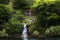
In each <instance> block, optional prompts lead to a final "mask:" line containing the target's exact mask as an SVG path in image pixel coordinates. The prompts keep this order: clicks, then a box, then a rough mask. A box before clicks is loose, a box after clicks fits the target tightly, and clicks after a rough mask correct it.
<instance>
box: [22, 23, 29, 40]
mask: <svg viewBox="0 0 60 40" xmlns="http://www.w3.org/2000/svg"><path fill="white" fill-rule="evenodd" d="M26 27H27V23H24V29H23V33H22V35H23V40H28V39H27V28H26Z"/></svg>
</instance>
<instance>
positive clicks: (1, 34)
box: [0, 29, 8, 37]
mask: <svg viewBox="0 0 60 40" xmlns="http://www.w3.org/2000/svg"><path fill="white" fill-rule="evenodd" d="M5 36H8V34H7V33H6V30H5V29H3V30H2V31H0V37H5Z"/></svg>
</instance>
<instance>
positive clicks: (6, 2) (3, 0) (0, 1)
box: [0, 0, 10, 4]
mask: <svg viewBox="0 0 60 40" xmlns="http://www.w3.org/2000/svg"><path fill="white" fill-rule="evenodd" d="M9 1H10V0H0V4H8V3H9Z"/></svg>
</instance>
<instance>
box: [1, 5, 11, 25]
mask: <svg viewBox="0 0 60 40" xmlns="http://www.w3.org/2000/svg"><path fill="white" fill-rule="evenodd" d="M11 14H12V10H11V8H10V7H8V5H3V4H0V25H1V24H3V23H6V22H8V21H9V19H10V18H11V16H12V15H11Z"/></svg>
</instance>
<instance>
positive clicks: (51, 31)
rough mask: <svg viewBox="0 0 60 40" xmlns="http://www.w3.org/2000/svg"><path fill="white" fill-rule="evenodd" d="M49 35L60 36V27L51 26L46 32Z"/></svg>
mask: <svg viewBox="0 0 60 40" xmlns="http://www.w3.org/2000/svg"><path fill="white" fill-rule="evenodd" d="M45 34H47V35H60V26H51V27H50V28H47V29H46V31H45Z"/></svg>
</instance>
